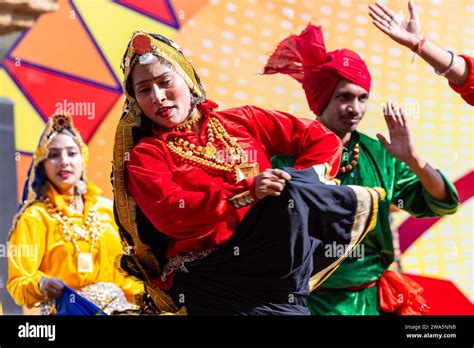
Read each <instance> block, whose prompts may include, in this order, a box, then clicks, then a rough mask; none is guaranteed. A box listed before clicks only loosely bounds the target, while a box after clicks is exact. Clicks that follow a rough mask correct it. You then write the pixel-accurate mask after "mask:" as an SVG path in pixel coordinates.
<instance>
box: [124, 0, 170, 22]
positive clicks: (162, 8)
mask: <svg viewBox="0 0 474 348" xmlns="http://www.w3.org/2000/svg"><path fill="white" fill-rule="evenodd" d="M116 2H117V3H118V4H121V5H124V6H126V7H129V8H131V9H134V10H136V11H138V12H141V13H143V14H145V15H147V16H150V17H152V18H154V19H156V20H158V21H160V22H163V23H164V24H166V25H169V26H171V27H173V28H176V29H178V28H179V23H178V21H177V19H176V15H175V13H174V11H173V8H172V6H171V4H170V2H169V0H153V1H143V0H116Z"/></svg>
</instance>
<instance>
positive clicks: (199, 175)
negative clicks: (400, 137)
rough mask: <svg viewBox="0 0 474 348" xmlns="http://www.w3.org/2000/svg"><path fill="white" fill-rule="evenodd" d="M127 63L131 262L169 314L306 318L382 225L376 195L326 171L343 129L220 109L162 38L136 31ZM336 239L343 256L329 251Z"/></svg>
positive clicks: (124, 215) (119, 174)
mask: <svg viewBox="0 0 474 348" xmlns="http://www.w3.org/2000/svg"><path fill="white" fill-rule="evenodd" d="M122 68H123V70H124V75H125V78H124V88H125V90H126V95H127V101H126V105H125V108H124V113H123V115H122V119H121V121H120V123H119V125H118V128H117V133H116V143H115V149H114V170H113V184H114V193H115V209H116V216H117V220H118V221H117V222H118V224H119V225H120V228H121V233H122V237H123V240H124V242H125V243H126V245H127V248H126V249H127V250H128V252H127V254H126V255H124V256H123V257H122V260H121V266H122V268H123V269H124V270H125V271H127V272H128V273H129V274H132V275H134V276H136V277H138V278H140V279H141V280H142V281H144V282H145V284H146V286H147V290H148V292H149V294H150V297H151V299H152V300H153V303H154V305H155V306H156V307H157V308H158V309H159V310H160V311H163V312H179V311H180V313H186V312H187V313H190V314H309V311H308V310H307V308H306V307H305V305H304V299H305V298H306V297H307V296H308V294H309V291H310V290H313V289H314V288H315V287H316V286H317V285H318V284H319V283H320V281H321V280H322V279H323V278H324V277H326V276H327V275H328V274H329V273H330V272H331V271H332V270H334V269H335V267H337V265H338V264H339V262H340V261H341V260H342V259H343V258H344V257H345V256H347V254H348V253H349V252H350V250H351V249H352V248H353V247H354V246H355V245H356V244H357V243H358V242H359V241H360V239H361V238H362V236H363V235H365V233H366V232H367V231H368V230H370V229H371V228H372V227H373V226H372V225H373V222H374V221H373V219H374V218H373V213H374V211H375V210H376V204H377V201H378V199H379V198H380V196H379V194H378V191H376V190H371V189H364V188H359V187H353V188H342V187H337V186H336V185H335V183H334V182H333V181H331V180H330V178H332V177H334V176H335V175H336V173H337V168H338V166H339V161H340V154H341V144H340V140H339V139H338V138H337V136H336V135H334V134H333V133H332V132H330V131H329V130H328V129H326V128H325V127H324V126H323V125H321V124H320V123H319V122H315V121H310V120H304V119H298V118H296V117H294V116H292V115H289V114H286V113H283V112H276V111H269V110H265V109H261V108H258V107H254V106H243V107H237V108H233V109H229V110H223V111H215V109H216V108H217V104H216V103H214V102H212V101H210V100H207V99H206V95H205V91H204V89H203V87H202V85H201V82H200V80H199V77H198V75H197V74H196V72H195V70H194V68H193V67H192V65H191V64H190V63H189V62H188V61H187V60H186V58H185V57H184V55H183V53H182V51H181V49H180V48H179V47H178V46H177V45H176V44H175V43H174V42H172V41H171V40H169V39H167V38H165V37H163V36H160V35H155V34H148V33H145V32H140V31H139V32H135V33H134V34H133V37H132V39H131V41H130V43H129V45H128V48H127V51H126V53H125V56H124V59H123V63H122ZM281 153H284V154H291V155H293V156H296V157H297V160H296V163H295V165H294V168H286V169H284V170H278V169H271V164H270V161H269V158H270V157H271V156H273V155H275V154H281ZM333 242H335V243H339V244H341V245H344V246H345V247H346V248H345V249H344V252H343V253H339V254H338V253H337V252H329V253H328V252H327V250H326V249H328V248H327V246H328V245H332V243H333ZM179 307H181V309H179Z"/></svg>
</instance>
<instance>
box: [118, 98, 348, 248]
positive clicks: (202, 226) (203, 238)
mask: <svg viewBox="0 0 474 348" xmlns="http://www.w3.org/2000/svg"><path fill="white" fill-rule="evenodd" d="M215 107H217V104H215V103H213V102H211V101H206V102H205V103H202V104H201V105H200V110H201V112H202V113H203V115H204V121H203V122H204V123H203V125H202V127H201V130H200V133H199V134H198V133H196V132H177V131H168V130H165V131H164V130H161V129H157V130H155V131H154V136H153V137H148V138H144V139H142V140H141V141H140V142H139V143H138V144H137V145H136V146H135V148H134V149H133V151H132V152H131V154H130V160H129V162H128V163H127V169H128V190H129V193H130V194H131V195H132V197H133V198H134V199H135V201H136V202H137V204H138V206H139V207H140V209H141V210H142V211H143V213H144V214H145V215H146V216H147V218H148V219H149V220H150V221H151V222H152V223H153V225H154V226H155V227H156V228H157V229H158V230H159V231H161V232H162V233H164V234H166V235H167V236H168V237H169V244H168V249H167V256H168V257H171V256H174V255H176V254H183V253H186V252H190V251H199V250H203V249H208V248H213V247H216V246H217V245H219V244H221V243H223V242H225V241H226V240H227V239H228V238H229V237H230V236H231V235H232V232H233V231H234V230H235V228H236V226H237V224H238V223H239V222H240V221H241V220H242V219H243V217H244V215H245V213H246V212H247V211H248V209H249V208H250V206H247V207H244V208H240V209H235V208H234V207H233V205H232V204H231V203H230V202H229V201H228V199H229V198H231V197H232V196H234V195H236V194H239V193H242V192H245V191H247V190H250V192H251V193H252V195H253V196H254V188H255V177H253V178H247V179H244V180H242V181H240V182H238V183H235V179H234V177H233V176H231V175H230V174H227V173H225V172H219V173H218V175H216V174H214V175H213V174H211V173H209V172H208V171H206V170H205V169H202V168H200V167H197V166H196V165H194V164H193V163H189V162H187V161H185V160H184V159H183V158H182V157H179V156H178V155H176V154H174V153H172V152H171V151H170V150H169V149H168V147H167V146H166V140H167V139H168V138H169V137H176V136H178V137H182V138H183V139H184V140H187V141H189V142H190V143H193V144H195V145H196V146H199V145H201V146H205V145H206V142H207V133H206V125H207V123H208V120H209V119H208V118H209V116H212V117H216V118H217V119H219V121H220V122H221V124H222V125H223V126H224V128H225V129H226V131H227V132H228V133H229V135H230V136H232V137H235V138H237V141H238V143H239V144H240V146H241V147H242V148H243V149H244V150H246V151H247V154H248V157H249V163H252V162H258V164H259V171H260V172H262V171H263V170H265V169H267V168H271V164H270V161H269V158H270V157H271V156H273V155H276V154H288V155H292V156H295V157H297V160H296V163H295V165H294V167H295V168H296V169H304V168H308V167H310V166H313V165H315V164H321V163H327V164H329V165H330V166H331V171H330V176H331V177H334V176H336V174H337V171H338V168H339V162H340V159H341V158H340V156H341V150H342V145H341V141H340V140H339V138H338V137H337V136H336V135H335V134H334V133H332V132H331V131H329V130H328V129H327V128H325V127H324V126H323V125H322V124H321V123H319V122H317V121H311V120H307V119H299V118H296V117H294V116H292V115H289V114H286V113H283V112H277V111H269V110H265V109H261V108H258V107H254V106H243V107H237V108H233V109H228V110H223V111H215V112H214V111H212V110H211V108H215ZM214 144H215V146H216V148H217V149H218V150H219V149H222V148H223V147H222V146H221V147H219V145H222V144H221V143H220V142H219V141H218V140H217V139H216V141H215V143H214Z"/></svg>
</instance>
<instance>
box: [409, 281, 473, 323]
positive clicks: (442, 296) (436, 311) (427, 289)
mask: <svg viewBox="0 0 474 348" xmlns="http://www.w3.org/2000/svg"><path fill="white" fill-rule="evenodd" d="M405 275H406V276H408V277H410V278H411V279H413V280H414V281H415V282H417V283H418V284H420V285H421V286H422V287H423V289H424V291H423V297H424V298H425V300H426V304H427V305H429V306H430V307H431V309H430V312H429V315H474V307H473V305H472V303H471V301H469V299H468V298H467V297H466V296H464V294H463V293H462V292H461V291H460V290H459V289H458V288H457V287H456V285H454V284H453V283H452V282H451V281H450V280H444V279H436V278H430V277H423V276H417V275H412V274H405Z"/></svg>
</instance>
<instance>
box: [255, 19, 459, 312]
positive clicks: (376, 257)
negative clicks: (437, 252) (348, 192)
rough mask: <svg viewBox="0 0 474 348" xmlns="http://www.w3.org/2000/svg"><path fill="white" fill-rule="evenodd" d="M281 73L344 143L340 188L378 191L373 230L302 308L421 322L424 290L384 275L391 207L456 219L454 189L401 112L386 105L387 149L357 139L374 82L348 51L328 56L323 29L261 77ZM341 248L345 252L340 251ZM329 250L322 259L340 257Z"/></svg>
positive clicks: (284, 161)
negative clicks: (422, 151) (412, 317)
mask: <svg viewBox="0 0 474 348" xmlns="http://www.w3.org/2000/svg"><path fill="white" fill-rule="evenodd" d="M273 73H283V74H288V75H290V76H292V77H293V78H295V79H296V80H297V81H299V82H300V83H301V84H302V85H303V89H304V91H305V93H306V98H307V100H308V104H309V106H310V108H311V110H312V111H313V112H314V114H315V115H316V116H317V120H318V121H319V122H321V123H322V124H324V125H325V126H326V127H327V128H329V129H330V130H332V131H333V132H334V133H336V134H337V135H338V136H339V138H340V139H341V140H342V143H343V146H344V147H343V155H342V161H341V165H340V168H339V174H338V176H337V178H338V179H339V180H340V181H341V183H342V184H344V185H361V186H368V187H375V186H379V187H383V188H384V189H385V190H386V192H387V196H386V199H385V200H383V201H381V202H380V203H379V212H378V215H377V225H376V228H375V230H374V231H372V232H371V233H369V234H368V235H367V236H366V237H365V239H364V240H363V241H362V243H361V245H360V247H358V249H357V250H356V251H355V252H352V253H351V256H350V257H348V258H346V259H345V260H344V261H343V262H342V263H341V265H340V266H339V268H338V269H337V270H336V271H335V272H334V273H333V274H332V275H331V276H330V277H329V278H328V279H327V280H326V281H325V282H324V283H323V284H322V285H321V286H320V287H319V288H317V289H316V290H315V291H313V292H312V293H311V295H310V297H309V298H308V300H307V304H308V307H309V308H310V310H311V312H312V313H313V314H341V315H344V314H348V315H361V314H362V315H377V314H381V313H383V312H394V313H397V314H425V313H427V312H428V309H429V307H428V306H427V305H426V304H425V301H424V299H423V297H422V296H421V293H422V291H423V289H422V288H421V287H420V285H418V284H417V283H415V282H414V281H412V280H411V279H409V278H408V277H407V276H404V275H402V274H400V273H396V272H393V271H390V270H388V268H389V266H390V265H391V264H392V262H393V261H394V246H393V239H392V238H393V237H392V232H391V230H390V222H389V210H390V204H394V205H396V206H398V207H399V208H401V209H403V210H406V211H407V212H408V213H410V214H411V215H413V216H415V217H430V216H439V215H446V214H452V213H454V212H455V211H456V210H457V208H458V205H459V198H458V195H457V193H456V190H455V188H454V186H453V185H452V183H451V182H450V181H448V180H447V179H446V178H445V177H444V176H443V174H441V172H439V171H438V170H435V169H433V168H432V167H431V166H430V165H429V164H428V163H427V162H426V161H425V160H424V159H423V158H422V157H421V156H419V154H418V153H417V152H416V150H415V147H414V141H413V136H412V134H411V132H410V129H409V127H408V124H407V121H408V120H407V119H406V117H405V115H404V114H403V112H402V110H401V109H397V108H395V106H394V105H393V103H387V104H386V106H385V107H384V110H383V113H384V117H385V121H386V123H387V126H388V130H389V134H390V141H388V140H387V139H386V138H385V137H384V136H382V135H381V134H377V137H378V139H379V141H377V140H375V139H372V138H370V137H368V136H367V135H365V134H363V133H360V132H358V131H357V130H356V129H357V126H358V125H359V123H360V121H361V120H362V118H363V117H364V115H365V112H366V110H367V101H368V99H369V93H370V84H371V77H370V73H369V71H368V69H367V66H366V64H365V63H364V61H363V60H362V59H361V58H360V57H359V55H358V54H357V53H355V52H354V51H351V50H348V49H340V50H336V51H332V52H326V47H325V44H324V38H323V33H322V31H321V27H315V26H313V25H308V27H307V28H306V29H305V30H304V31H303V32H302V33H301V34H300V35H292V36H290V37H288V38H286V39H284V40H283V41H282V42H281V43H280V44H279V45H278V47H277V49H276V50H275V52H274V53H273V55H272V56H271V57H270V59H269V60H268V63H267V65H266V66H265V70H264V74H273ZM272 164H273V166H274V167H287V166H291V165H292V164H293V159H292V158H291V157H288V156H282V155H280V156H276V157H273V158H272ZM341 247H342V248H341ZM339 249H343V246H338V245H334V247H333V248H329V249H327V250H325V253H326V254H325V255H327V256H330V255H333V254H334V253H337V252H338V251H339Z"/></svg>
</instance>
